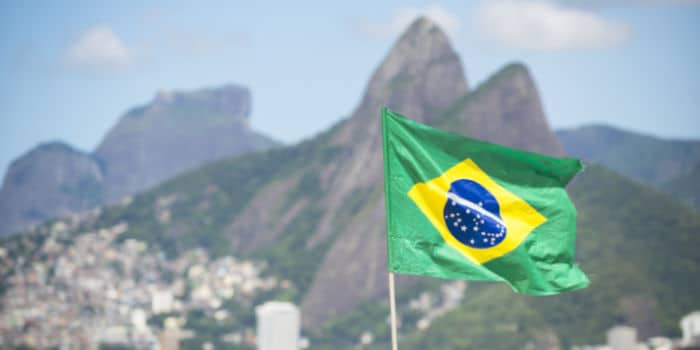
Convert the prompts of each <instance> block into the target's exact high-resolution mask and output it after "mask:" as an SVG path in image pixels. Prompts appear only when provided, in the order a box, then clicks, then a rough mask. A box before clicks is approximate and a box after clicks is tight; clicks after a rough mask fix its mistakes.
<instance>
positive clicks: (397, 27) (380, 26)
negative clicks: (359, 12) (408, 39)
mask: <svg viewBox="0 0 700 350" xmlns="http://www.w3.org/2000/svg"><path fill="white" fill-rule="evenodd" d="M419 16H426V17H428V18H430V19H431V20H432V21H433V22H435V23H436V24H437V25H438V26H440V27H441V28H442V29H443V30H444V31H445V32H447V34H448V35H450V36H451V37H452V38H454V37H455V36H456V34H457V31H458V30H459V26H460V22H459V19H458V18H457V17H455V16H453V15H452V14H451V13H450V12H449V11H447V10H446V9H445V8H443V7H441V6H439V5H430V6H426V7H422V8H419V7H402V8H400V9H398V10H397V11H396V12H395V13H394V16H393V17H392V18H391V19H390V20H389V21H388V22H385V23H376V22H370V21H362V23H360V25H359V29H360V31H361V32H362V33H363V34H366V35H368V36H370V37H372V38H377V39H388V38H394V37H396V36H397V35H399V34H401V33H402V32H403V31H404V30H406V28H407V27H408V26H409V25H410V24H411V22H413V21H414V20H415V19H416V18H417V17H419Z"/></svg>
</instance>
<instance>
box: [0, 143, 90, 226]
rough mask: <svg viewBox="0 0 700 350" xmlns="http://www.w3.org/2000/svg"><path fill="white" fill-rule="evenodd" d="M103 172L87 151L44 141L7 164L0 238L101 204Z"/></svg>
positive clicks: (0, 205)
mask: <svg viewBox="0 0 700 350" xmlns="http://www.w3.org/2000/svg"><path fill="white" fill-rule="evenodd" d="M102 182H103V175H102V171H101V169H100V167H99V165H98V163H97V162H96V161H95V160H94V159H93V158H92V157H91V156H90V155H89V154H87V153H84V152H81V151H79V150H76V149H74V148H72V147H71V146H69V145H67V144H65V143H61V142H49V143H44V144H41V145H39V146H37V147H36V148H34V149H33V150H31V151H29V152H27V153H26V154H24V155H23V156H21V157H20V158H18V159H17V160H15V161H14V162H12V164H10V167H9V168H8V171H7V174H6V175H5V179H4V180H3V183H2V188H0V213H2V215H1V216H0V237H2V234H1V233H12V232H14V231H16V230H19V229H21V228H23V227H25V226H26V225H28V224H36V223H40V222H42V221H44V220H46V218H50V217H54V216H66V215H68V214H70V213H73V212H77V211H82V210H86V209H88V208H92V207H94V206H96V205H98V204H100V203H102V196H103V193H102V191H103V188H102V185H103V184H102Z"/></svg>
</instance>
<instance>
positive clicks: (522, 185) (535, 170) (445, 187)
mask: <svg viewBox="0 0 700 350" xmlns="http://www.w3.org/2000/svg"><path fill="white" fill-rule="evenodd" d="M382 137H383V144H384V189H385V192H386V214H387V231H388V232H387V247H388V248H387V249H388V267H389V271H391V272H396V273H406V274H414V275H429V276H435V277H442V278H449V279H467V280H482V281H503V282H507V283H509V284H510V285H511V286H512V287H513V289H514V290H515V291H517V292H521V293H527V294H535V295H548V294H556V293H560V292H563V291H569V290H574V289H579V288H584V287H586V286H587V285H588V283H589V282H588V279H587V278H586V276H585V275H584V274H583V272H582V271H581V270H580V269H579V268H578V267H577V266H576V265H575V264H574V262H573V260H574V250H575V248H574V246H575V241H576V208H575V207H574V205H573V203H572V202H571V200H570V199H569V196H568V195H567V193H566V190H565V188H564V187H565V186H566V184H567V183H568V182H569V181H570V180H571V178H572V177H573V176H574V175H576V174H577V173H578V172H580V171H581V170H582V169H583V166H582V164H581V161H579V160H577V159H571V158H555V157H549V156H545V155H541V154H535V153H530V152H525V151H521V150H516V149H512V148H507V147H504V146H500V145H495V144H491V143H486V142H481V141H476V140H472V139H469V138H465V137H463V136H460V135H456V134H452V133H449V132H445V131H441V130H437V129H434V128H431V127H428V126H426V125H423V124H420V123H417V122H414V121H411V120H409V119H406V118H404V117H402V116H401V115H399V114H397V113H395V112H393V111H391V110H389V109H387V108H384V109H382Z"/></svg>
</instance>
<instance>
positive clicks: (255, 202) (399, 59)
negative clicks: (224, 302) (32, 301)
mask: <svg viewBox="0 0 700 350" xmlns="http://www.w3.org/2000/svg"><path fill="white" fill-rule="evenodd" d="M384 105H386V106H388V107H390V108H392V109H394V110H396V111H398V112H401V113H403V114H406V115H407V116H409V117H412V118H415V119H417V120H419V121H422V122H425V123H427V124H430V125H433V126H436V127H440V128H442V129H446V130H450V131H453V132H456V133H461V134H464V135H471V136H474V137H480V138H485V139H488V140H490V141H494V142H499V143H502V144H506V145H511V146H516V147H521V148H525V149H528V150H532V151H539V152H544V153H549V154H562V153H563V149H562V147H561V145H560V144H559V143H558V141H557V139H556V137H555V135H554V134H553V133H552V132H551V131H550V129H549V126H548V124H547V121H546V118H545V116H544V113H543V112H542V109H541V104H540V101H539V96H538V93H537V89H536V87H535V84H534V83H533V79H532V78H531V76H530V74H529V72H528V71H527V69H526V68H525V67H524V66H523V65H520V64H514V65H509V66H507V67H505V68H504V69H502V70H500V71H499V72H496V73H495V74H494V75H493V76H492V77H491V78H490V79H488V80H487V81H486V82H484V83H483V84H481V85H479V86H478V87H476V89H475V90H473V91H469V89H468V85H467V82H466V79H465V78H464V71H463V69H462V65H461V63H460V60H459V57H458V56H457V55H456V53H455V52H454V50H453V49H452V48H451V46H450V44H449V42H448V40H447V37H446V36H445V35H444V33H442V31H441V30H440V29H439V28H438V27H437V26H435V25H434V24H433V23H432V22H430V21H429V20H427V19H425V18H422V19H419V20H417V21H415V22H414V23H412V24H411V26H410V27H409V28H408V30H407V31H406V32H405V33H404V34H403V35H402V36H401V38H400V39H399V40H398V42H397V43H396V44H395V45H394V46H393V47H392V49H391V50H390V51H389V53H388V54H387V56H386V57H385V59H384V60H383V62H382V63H381V64H380V65H379V67H378V68H377V69H376V70H375V71H374V73H373V74H372V77H371V79H370V81H369V83H368V85H367V89H366V92H365V94H364V96H363V97H362V99H361V101H360V103H359V105H358V106H357V107H356V109H355V110H354V111H353V113H352V114H351V116H350V117H349V118H348V119H345V120H342V121H340V122H339V123H337V124H336V125H335V126H333V127H332V128H331V129H329V130H327V131H326V132H323V133H321V134H319V135H317V136H316V137H313V138H311V139H309V140H307V141H304V142H302V143H300V144H297V145H293V146H289V147H280V148H273V149H269V150H266V151H264V152H259V153H249V154H245V155H242V156H237V157H231V158H226V159H223V160H221V161H217V162H213V163H209V164H207V165H204V166H203V167H200V168H198V169H196V170H194V171H190V172H187V173H184V174H182V175H180V176H177V177H175V178H173V179H170V180H168V181H166V182H164V183H162V184H160V185H158V186H156V187H155V188H153V189H151V190H148V191H146V192H144V193H141V194H139V195H136V196H134V197H133V200H132V201H126V202H122V203H121V204H119V205H114V206H108V207H103V208H102V209H101V210H99V211H98V212H97V213H96V214H95V216H94V217H91V218H88V219H85V220H83V221H81V222H79V223H74V224H71V225H68V226H69V227H71V228H70V230H72V231H71V232H72V233H73V234H75V235H79V234H80V233H83V232H93V233H96V234H97V233H100V234H101V233H102V232H107V233H105V235H108V232H111V231H110V230H109V229H108V228H110V227H122V228H125V229H126V231H125V232H123V233H121V234H120V235H119V238H118V242H120V243H124V244H126V243H131V245H133V246H138V245H140V244H141V243H138V242H143V243H145V244H143V247H148V249H149V251H148V252H149V253H148V255H149V256H151V257H158V259H161V258H177V257H178V256H181V255H183V254H185V253H186V252H188V251H190V250H191V249H193V248H204V250H205V251H207V252H208V253H209V254H210V255H211V256H212V257H217V256H224V255H228V254H231V255H234V256H235V257H236V258H237V259H254V260H256V261H264V262H265V265H266V267H267V270H266V272H265V273H266V274H269V276H277V277H279V278H280V279H285V280H289V281H290V284H291V285H292V286H293V288H291V289H292V290H293V291H292V292H289V293H287V294H284V295H283V296H281V297H282V298H285V299H291V300H293V301H295V302H298V303H301V305H302V315H303V316H302V319H303V320H304V328H305V331H306V332H307V334H310V335H311V336H312V338H313V342H314V343H313V347H314V348H318V349H343V348H356V347H357V342H358V339H360V336H361V335H362V334H363V332H366V331H368V330H369V331H371V332H372V333H373V334H374V336H375V339H376V341H377V344H376V347H375V348H385V346H384V345H385V344H386V343H379V342H383V341H384V340H385V339H386V338H385V337H386V336H387V331H386V329H387V327H386V316H387V313H386V297H387V283H386V276H387V274H386V273H387V272H386V255H385V254H386V245H385V244H386V243H385V239H386V238H385V219H384V209H383V208H384V203H383V202H384V199H383V186H382V185H383V176H382V158H381V157H382V156H381V140H380V130H381V129H380V124H379V120H380V118H379V110H380V107H381V106H384ZM570 190H571V195H572V197H573V199H574V201H575V202H576V205H577V207H578V209H579V226H578V232H579V236H578V237H579V239H578V249H579V250H578V254H577V259H578V260H579V261H580V264H581V266H582V268H583V270H584V271H585V272H586V273H587V274H588V275H589V277H590V278H591V280H592V285H591V287H589V288H588V289H586V290H583V291H579V292H573V293H567V294H563V295H560V296H552V297H525V296H519V295H517V294H514V293H513V292H512V291H510V290H508V288H507V287H506V286H504V285H502V284H491V283H469V285H468V287H467V289H466V293H463V292H460V293H461V294H462V296H463V297H464V299H463V300H462V301H461V303H459V304H458V305H456V307H457V308H456V309H454V310H453V311H452V312H448V313H446V314H444V315H441V316H440V315H438V316H436V317H435V319H434V320H433V321H432V323H430V324H429V325H428V326H429V327H428V328H425V329H423V330H418V327H417V326H416V323H417V322H416V321H418V320H419V319H420V318H421V317H423V316H425V315H423V314H419V313H417V312H416V311H415V310H412V309H410V307H408V306H407V305H408V304H410V302H409V301H408V300H411V298H412V297H413V296H414V295H415V294H420V293H422V292H424V291H428V292H430V291H431V290H435V289H439V288H441V285H442V284H443V283H444V282H445V281H442V280H439V279H431V278H418V277H407V276H400V278H399V279H398V282H399V283H398V289H399V291H400V292H401V293H402V294H405V295H404V296H401V297H400V298H399V303H400V310H401V315H400V316H401V318H402V324H403V326H402V328H401V330H400V331H401V332H402V333H403V335H404V344H405V345H406V346H409V347H410V348H421V349H426V348H428V349H465V348H486V349H503V348H508V349H510V348H513V347H516V346H517V347H522V346H524V345H525V344H527V343H528V342H529V341H532V342H533V344H534V346H535V348H537V347H538V346H541V347H550V348H557V347H559V346H564V345H567V344H584V343H590V342H594V343H595V342H600V341H601V339H602V337H603V335H604V334H603V332H604V330H605V329H606V327H608V326H610V325H613V324H615V323H618V322H625V323H629V324H632V325H635V326H637V327H638V328H639V329H640V332H641V334H643V335H648V334H656V333H657V332H673V330H674V329H676V327H677V320H678V315H680V314H683V313H684V312H687V311H690V310H692V309H697V308H700V304H698V299H697V297H696V296H697V295H698V294H700V286H698V282H697V279H693V276H695V275H697V274H698V272H700V271H698V266H700V261H699V260H698V254H697V252H696V251H695V249H696V247H698V246H699V244H698V243H699V242H698V237H700V236H698V235H697V232H698V230H700V218H699V217H698V214H697V213H696V212H694V211H692V210H690V209H688V208H686V207H684V206H683V205H680V204H678V203H675V202H673V201H672V200H670V199H669V198H668V196H666V195H664V194H661V193H659V192H657V191H654V190H652V189H649V188H646V187H644V186H641V185H639V184H637V183H635V182H634V181H632V180H630V179H628V178H626V177H623V176H620V175H617V174H615V173H614V172H611V171H609V170H606V169H605V168H603V167H600V166H590V167H588V169H587V171H586V172H585V173H584V174H582V175H581V176H580V178H578V179H577V180H576V181H575V182H574V183H573V184H572V186H571V188H570ZM55 226H59V227H62V226H66V225H65V224H63V225H57V223H54V224H52V225H49V224H46V225H42V226H41V227H39V228H38V229H37V230H35V231H34V232H32V233H31V235H28V236H26V237H17V238H15V239H14V240H9V241H6V242H4V244H3V246H4V247H8V250H10V249H9V247H23V248H22V249H19V248H17V249H12V252H10V254H9V255H10V256H11V258H10V259H5V260H3V261H10V262H28V261H32V259H31V257H41V256H42V254H44V253H42V252H38V250H37V248H30V247H32V246H33V244H34V243H32V242H39V243H37V244H34V246H40V245H42V244H44V243H41V242H42V239H41V237H39V236H42V235H43V234H45V233H46V234H49V233H50V232H51V231H54V227H55ZM126 227H128V228H126ZM73 240H75V241H77V240H79V238H74V237H69V238H66V239H64V240H63V242H68V243H67V244H70V242H72V241H73ZM55 241H56V240H55V239H53V238H52V239H46V242H55ZM83 241H84V242H85V241H89V240H87V239H86V240H83ZM46 244H48V243H46ZM32 249H34V250H32ZM161 253H163V254H161ZM19 254H24V255H23V256H26V257H27V258H26V259H21V258H20V257H19V256H18V255H19ZM44 255H47V254H44ZM18 264H19V263H18ZM45 265H46V266H53V264H52V262H48V263H46V264H45ZM0 268H1V269H0V273H2V275H3V277H4V281H10V280H13V281H24V280H23V279H21V278H14V279H13V278H9V277H8V276H12V274H13V273H14V271H21V270H22V269H21V268H16V267H15V266H12V265H11V264H7V266H5V265H3V264H0ZM27 270H28V271H29V270H30V269H29V268H27ZM195 270H196V269H195ZM183 271H187V272H185V273H183V274H188V275H189V274H194V273H193V272H192V271H193V270H192V269H189V270H188V269H187V267H185V268H184V269H183ZM149 278H151V276H144V277H143V279H144V280H145V281H146V282H144V283H154V284H157V283H160V282H159V281H153V280H151V279H149ZM0 287H3V288H5V287H6V284H5V283H3V284H2V285H0ZM10 287H11V286H10ZM406 295H407V296H406ZM275 297H278V296H277V295H262V296H261V297H260V298H261V299H260V300H259V301H261V300H265V299H267V298H275ZM421 297H422V295H421ZM263 298H264V299H263ZM147 307H148V306H147ZM230 310H235V312H238V313H241V314H245V313H246V312H248V313H249V314H248V316H246V317H249V319H251V320H254V318H253V314H252V307H250V308H249V309H234V308H232V309H230ZM210 311H211V312H210ZM207 312H210V313H211V314H214V310H208V311H207ZM202 313H204V312H202ZM200 314H201V313H200ZM204 314H206V313H204ZM212 317H215V316H212ZM197 322H198V321H192V318H191V317H189V314H188V320H187V327H190V323H195V324H201V323H197ZM211 322H213V324H219V323H216V322H217V321H215V320H214V319H213V318H212V321H211ZM251 322H254V321H251ZM224 332H225V333H228V332H231V329H226V330H224V331H222V333H221V334H219V333H217V334H216V337H218V336H221V335H222V334H224ZM676 332H677V330H676ZM412 333H415V334H416V336H415V338H414V337H413V336H411V334H412ZM212 334H213V332H212ZM207 336H209V334H207ZM209 338H210V339H211V341H214V339H215V335H211V336H210V337H209ZM198 346H201V344H199V345H198ZM192 347H194V346H192ZM217 347H218V345H217ZM402 347H403V345H402Z"/></svg>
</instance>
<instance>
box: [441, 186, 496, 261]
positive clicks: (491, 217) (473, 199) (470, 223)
mask: <svg viewBox="0 0 700 350" xmlns="http://www.w3.org/2000/svg"><path fill="white" fill-rule="evenodd" d="M443 214H444V220H445V225H446V226H447V228H448V230H449V231H450V233H451V234H452V235H453V236H454V237H455V238H456V239H457V240H458V241H460V242H462V243H463V244H465V245H467V246H469V247H472V248H479V249H484V248H491V247H495V246H497V245H498V244H499V243H501V242H502V241H503V240H504V239H505V238H506V234H507V232H508V229H507V228H506V225H505V223H504V222H503V219H502V218H501V211H500V207H499V204H498V201H497V200H496V198H495V197H494V196H493V194H491V192H489V191H488V190H487V189H486V188H484V186H481V185H480V184H479V183H477V182H475V181H471V180H466V179H462V180H457V181H454V182H453V183H452V184H450V190H449V192H448V193H447V201H446V203H445V210H444V211H443Z"/></svg>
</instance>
